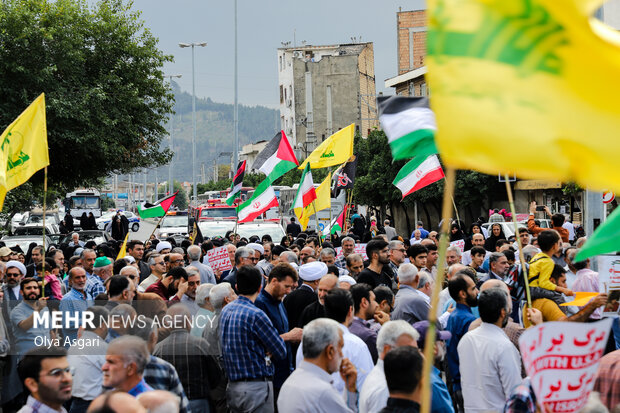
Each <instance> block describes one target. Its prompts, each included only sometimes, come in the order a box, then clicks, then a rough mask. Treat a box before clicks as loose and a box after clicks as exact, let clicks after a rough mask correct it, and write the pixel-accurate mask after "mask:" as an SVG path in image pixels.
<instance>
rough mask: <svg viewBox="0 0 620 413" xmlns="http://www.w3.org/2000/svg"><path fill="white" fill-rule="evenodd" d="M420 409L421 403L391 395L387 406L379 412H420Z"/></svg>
mask: <svg viewBox="0 0 620 413" xmlns="http://www.w3.org/2000/svg"><path fill="white" fill-rule="evenodd" d="M419 411H420V405H419V404H418V403H416V402H414V401H411V400H406V399H396V398H393V397H390V398H389V399H388V401H387V406H385V407H384V408H383V409H382V410H381V411H380V412H379V413H419Z"/></svg>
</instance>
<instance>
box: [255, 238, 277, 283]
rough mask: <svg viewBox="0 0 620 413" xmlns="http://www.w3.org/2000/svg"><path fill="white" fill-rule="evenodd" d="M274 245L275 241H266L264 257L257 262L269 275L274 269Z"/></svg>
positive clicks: (264, 272)
mask: <svg viewBox="0 0 620 413" xmlns="http://www.w3.org/2000/svg"><path fill="white" fill-rule="evenodd" d="M273 247H274V243H273V242H265V243H264V244H263V251H264V253H263V259H262V260H260V261H259V262H258V264H256V266H257V267H259V268H260V269H261V270H262V271H263V274H267V275H269V273H270V272H271V270H272V269H273V263H272V262H271V261H272V258H273V255H272V251H273Z"/></svg>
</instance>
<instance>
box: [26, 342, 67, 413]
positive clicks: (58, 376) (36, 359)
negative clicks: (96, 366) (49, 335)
mask: <svg viewBox="0 0 620 413" xmlns="http://www.w3.org/2000/svg"><path fill="white" fill-rule="evenodd" d="M17 372H18V374H19V378H20V380H21V381H22V383H23V384H24V387H25V388H26V389H28V392H29V393H30V395H29V396H28V400H27V402H26V405H25V406H24V407H22V408H21V409H20V410H19V412H18V413H36V412H39V413H44V412H66V410H65V409H64V408H63V407H62V406H63V404H64V403H66V402H67V401H69V399H71V389H72V384H73V377H72V375H71V368H70V367H69V362H68V361H67V352H66V351H65V350H64V349H62V348H51V349H48V348H47V347H37V348H34V349H32V350H31V351H29V352H28V353H26V355H25V356H24V358H23V359H22V360H21V361H20V362H19V365H18V367H17Z"/></svg>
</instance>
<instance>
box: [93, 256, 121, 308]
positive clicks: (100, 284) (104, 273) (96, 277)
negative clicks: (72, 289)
mask: <svg viewBox="0 0 620 413" xmlns="http://www.w3.org/2000/svg"><path fill="white" fill-rule="evenodd" d="M112 275H114V274H113V271H112V260H110V259H109V258H108V257H98V258H97V259H96V260H95V264H94V265H93V275H92V276H91V277H90V278H89V279H88V280H87V281H86V294H88V295H90V296H91V297H93V299H95V298H96V297H97V296H98V295H99V294H105V292H106V288H105V285H104V284H105V282H106V280H107V279H108V278H110V277H111V276H112Z"/></svg>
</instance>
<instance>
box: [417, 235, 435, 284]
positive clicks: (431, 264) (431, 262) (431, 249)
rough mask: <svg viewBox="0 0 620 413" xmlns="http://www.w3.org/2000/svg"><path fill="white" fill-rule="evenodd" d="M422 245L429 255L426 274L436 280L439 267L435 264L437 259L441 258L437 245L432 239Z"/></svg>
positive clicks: (424, 241)
mask: <svg viewBox="0 0 620 413" xmlns="http://www.w3.org/2000/svg"><path fill="white" fill-rule="evenodd" d="M420 245H422V246H424V247H425V248H426V250H427V251H428V254H427V255H426V267H425V269H426V272H428V273H429V274H431V275H432V276H433V278H435V277H436V276H437V266H436V265H435V264H436V263H437V258H439V252H438V249H437V244H435V243H434V242H433V241H432V240H430V239H425V240H423V241H422V242H421V243H420Z"/></svg>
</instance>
